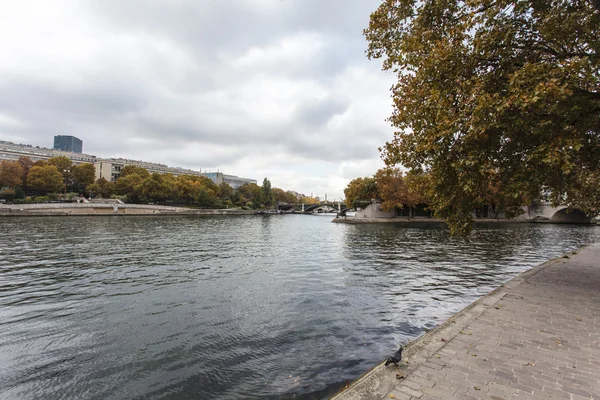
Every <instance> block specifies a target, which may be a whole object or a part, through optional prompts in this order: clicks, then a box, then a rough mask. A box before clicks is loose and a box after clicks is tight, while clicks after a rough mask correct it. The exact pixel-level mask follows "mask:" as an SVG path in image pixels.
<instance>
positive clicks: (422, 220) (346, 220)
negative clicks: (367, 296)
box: [331, 217, 600, 225]
mask: <svg viewBox="0 0 600 400" xmlns="http://www.w3.org/2000/svg"><path fill="white" fill-rule="evenodd" d="M331 222H334V223H336V224H445V222H444V220H443V219H439V218H429V217H412V218H409V217H389V218H386V217H379V218H357V217H336V218H334V219H333V220H332V221H331ZM473 223H474V224H490V223H503V224H522V223H536V224H560V223H570V222H560V221H550V220H548V219H524V218H513V219H505V218H476V219H474V220H473ZM579 224H583V225H594V224H600V221H595V220H592V221H591V222H588V223H582V222H579Z"/></svg>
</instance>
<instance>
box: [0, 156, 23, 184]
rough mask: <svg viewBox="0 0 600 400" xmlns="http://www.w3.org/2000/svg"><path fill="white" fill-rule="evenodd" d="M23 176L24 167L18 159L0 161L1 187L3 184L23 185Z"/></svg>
mask: <svg viewBox="0 0 600 400" xmlns="http://www.w3.org/2000/svg"><path fill="white" fill-rule="evenodd" d="M22 176H23V168H22V167H21V164H20V163H19V162H18V161H1V162H0V189H1V188H2V187H3V186H6V187H9V188H15V187H17V186H21V185H22V184H23V182H22Z"/></svg>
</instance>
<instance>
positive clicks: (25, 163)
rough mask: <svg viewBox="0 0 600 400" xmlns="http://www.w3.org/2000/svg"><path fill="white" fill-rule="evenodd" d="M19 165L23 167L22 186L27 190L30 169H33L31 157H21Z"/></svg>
mask: <svg viewBox="0 0 600 400" xmlns="http://www.w3.org/2000/svg"><path fill="white" fill-rule="evenodd" d="M18 162H19V165H20V166H21V186H22V187H23V188H25V187H26V186H27V174H29V169H30V168H31V167H33V161H32V160H31V158H29V157H23V156H21V157H19V161H18Z"/></svg>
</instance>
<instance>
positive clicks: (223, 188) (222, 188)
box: [219, 182, 234, 202]
mask: <svg viewBox="0 0 600 400" xmlns="http://www.w3.org/2000/svg"><path fill="white" fill-rule="evenodd" d="M233 192H234V190H233V188H232V187H231V186H229V185H228V184H227V183H225V182H223V183H221V184H220V185H219V199H221V201H224V202H225V201H231V200H232V199H233Z"/></svg>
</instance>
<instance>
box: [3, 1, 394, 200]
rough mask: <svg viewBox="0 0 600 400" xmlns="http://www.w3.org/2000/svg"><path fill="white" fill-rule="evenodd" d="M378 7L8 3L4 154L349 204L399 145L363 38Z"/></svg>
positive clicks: (383, 82) (380, 76) (381, 78)
mask: <svg viewBox="0 0 600 400" xmlns="http://www.w3.org/2000/svg"><path fill="white" fill-rule="evenodd" d="M379 3H380V1H379V0H351V1H348V0H52V1H48V0H37V1H34V0H18V1H8V0H6V1H2V4H1V6H2V11H1V12H0V139H1V140H8V141H13V142H17V143H27V144H32V145H38V146H46V147H52V144H53V136H54V135H56V134H66V135H73V136H77V137H79V138H80V139H82V140H83V142H84V152H85V153H88V154H94V155H97V156H100V157H126V158H134V159H142V160H145V161H154V162H161V163H165V164H168V165H170V166H179V167H185V168H192V169H196V170H199V169H202V170H203V171H204V170H208V169H210V170H211V171H216V170H217V169H219V170H220V171H222V172H225V173H230V174H235V175H240V176H243V177H249V178H254V179H257V180H258V181H259V183H260V182H262V179H263V178H264V177H265V176H266V177H269V179H270V180H271V182H272V185H273V186H276V187H281V188H283V189H286V190H297V191H299V192H301V193H306V194H310V193H314V195H315V196H324V195H325V193H327V194H328V198H329V199H332V198H334V197H338V198H339V197H341V196H343V189H344V187H345V186H346V184H347V182H348V181H349V180H350V179H353V178H355V177H357V176H365V175H371V174H373V173H374V172H375V171H376V170H377V168H379V167H380V166H381V165H382V163H381V161H380V157H379V152H378V150H377V148H378V147H379V146H381V145H382V144H384V143H385V142H386V141H387V140H389V139H391V137H392V132H393V130H392V128H390V127H389V124H388V123H387V122H386V121H385V118H386V117H387V116H388V115H390V113H391V101H390V98H389V88H390V86H391V85H392V83H393V76H391V75H390V74H385V73H383V72H381V70H380V67H381V65H380V63H379V62H377V61H369V60H367V59H366V57H365V49H366V46H367V44H366V42H365V40H364V37H363V36H362V29H363V28H365V27H366V26H367V23H368V20H369V14H370V13H371V12H372V11H374V10H375V9H376V7H377V5H378V4H379Z"/></svg>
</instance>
